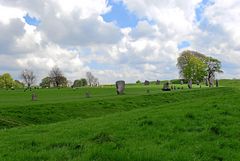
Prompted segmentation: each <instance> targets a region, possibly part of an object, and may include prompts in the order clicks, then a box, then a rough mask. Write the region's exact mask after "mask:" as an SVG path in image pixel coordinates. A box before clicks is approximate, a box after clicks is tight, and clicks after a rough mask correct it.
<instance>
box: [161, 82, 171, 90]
mask: <svg viewBox="0 0 240 161" xmlns="http://www.w3.org/2000/svg"><path fill="white" fill-rule="evenodd" d="M162 90H163V91H171V89H170V82H166V83H164V84H163V88H162Z"/></svg>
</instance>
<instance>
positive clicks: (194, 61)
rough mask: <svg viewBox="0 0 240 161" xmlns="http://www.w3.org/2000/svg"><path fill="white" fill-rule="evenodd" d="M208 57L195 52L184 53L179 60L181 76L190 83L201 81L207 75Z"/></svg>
mask: <svg viewBox="0 0 240 161" xmlns="http://www.w3.org/2000/svg"><path fill="white" fill-rule="evenodd" d="M205 59H206V56H204V55H203V54H201V53H198V52H194V51H189V50H187V51H184V52H182V53H181V55H180V56H179V58H178V60H177V67H178V68H179V70H180V72H179V73H180V76H181V77H182V78H184V79H187V80H188V81H190V80H193V81H201V80H203V78H204V77H205V76H206V75H207V71H206V69H207V65H206V63H205Z"/></svg>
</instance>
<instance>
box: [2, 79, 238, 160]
mask: <svg viewBox="0 0 240 161" xmlns="http://www.w3.org/2000/svg"><path fill="white" fill-rule="evenodd" d="M220 85H221V87H219V88H206V87H204V86H202V88H199V87H198V86H194V89H192V90H188V89H187V88H186V86H184V89H183V90H176V91H171V92H162V91H161V90H160V89H161V88H162V85H160V86H156V85H150V86H148V87H146V86H143V85H128V86H127V87H126V91H125V95H121V96H117V95H116V92H115V88H114V86H106V87H103V88H80V89H76V90H73V89H38V90H34V91H27V92H24V91H23V90H20V89H19V90H9V91H6V90H0V161H165V160H171V161H225V160H227V161H235V160H236V161H238V160H240V99H239V97H240V81H239V80H222V81H220ZM147 90H149V91H150V92H149V93H148V92H147ZM33 92H34V93H36V94H37V95H38V100H37V101H31V94H32V93H33ZM86 92H89V93H90V95H91V97H90V98H86V97H85V93H86Z"/></svg>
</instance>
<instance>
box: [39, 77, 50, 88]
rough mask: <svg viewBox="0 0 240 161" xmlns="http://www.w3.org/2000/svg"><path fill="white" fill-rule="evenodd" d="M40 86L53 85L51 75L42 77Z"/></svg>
mask: <svg viewBox="0 0 240 161" xmlns="http://www.w3.org/2000/svg"><path fill="white" fill-rule="evenodd" d="M40 86H41V87H43V88H47V87H48V88H50V86H51V78H50V77H45V78H43V79H42V81H41V83H40Z"/></svg>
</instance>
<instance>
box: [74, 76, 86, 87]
mask: <svg viewBox="0 0 240 161" xmlns="http://www.w3.org/2000/svg"><path fill="white" fill-rule="evenodd" d="M86 85H87V80H86V79H85V78H82V79H80V80H79V79H78V80H75V81H74V83H73V87H83V86H86Z"/></svg>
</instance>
